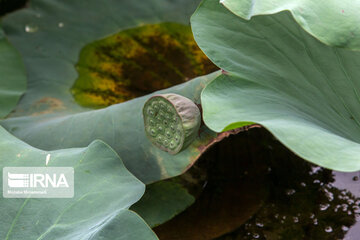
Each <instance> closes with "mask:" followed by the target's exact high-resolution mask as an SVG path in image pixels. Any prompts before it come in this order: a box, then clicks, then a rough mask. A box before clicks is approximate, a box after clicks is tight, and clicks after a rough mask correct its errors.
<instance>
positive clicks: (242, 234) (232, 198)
mask: <svg viewBox="0 0 360 240" xmlns="http://www.w3.org/2000/svg"><path fill="white" fill-rule="evenodd" d="M197 165H200V166H202V167H204V166H205V167H206V168H207V180H206V182H205V183H206V184H204V188H203V192H202V194H201V195H200V197H198V198H197V200H196V202H195V203H194V204H193V205H192V206H191V207H190V208H188V209H187V210H186V211H185V212H183V213H181V214H179V215H178V216H177V217H175V218H174V219H173V220H171V221H169V222H167V223H165V224H163V225H161V226H159V227H157V228H155V232H156V233H157V234H158V236H159V238H160V239H161V240H167V239H174V240H175V239H186V240H192V239H194V240H195V239H196V240H206V239H217V240H234V239H235V240H237V239H269V240H274V239H286V240H298V239H299V240H300V239H301V240H302V239H306V240H308V239H309V240H311V239H314V240H321V239H329V240H336V239H347V240H350V239H351V240H357V239H360V180H359V178H360V176H359V173H341V172H334V171H331V170H327V169H324V168H321V167H318V166H315V165H313V164H310V163H309V162H307V161H304V160H303V159H301V158H299V157H297V156H296V155H295V154H293V153H292V152H291V151H289V150H288V149H286V148H285V147H284V146H283V145H282V144H281V143H280V142H278V141H277V140H276V139H275V138H274V137H273V136H272V135H271V134H270V133H268V132H267V131H266V130H265V129H252V130H249V131H247V132H243V133H240V134H238V135H236V136H232V137H230V138H228V139H226V140H224V141H222V142H221V143H219V144H218V145H217V146H216V147H214V148H213V149H211V150H210V151H209V152H207V153H206V154H205V155H204V156H203V157H202V158H201V159H200V160H199V162H198V163H197ZM190 171H191V170H190Z"/></svg>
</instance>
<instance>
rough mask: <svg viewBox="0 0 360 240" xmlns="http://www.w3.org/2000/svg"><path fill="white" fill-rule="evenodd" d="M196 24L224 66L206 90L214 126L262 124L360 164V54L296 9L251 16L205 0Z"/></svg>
mask: <svg viewBox="0 0 360 240" xmlns="http://www.w3.org/2000/svg"><path fill="white" fill-rule="evenodd" d="M340 27H341V26H340ZM192 28H193V32H194V35H195V39H196V41H197V43H198V44H199V46H200V48H202V50H203V51H204V52H205V53H206V54H207V55H208V57H209V58H210V59H211V60H212V61H213V62H214V63H216V64H217V65H218V66H219V67H221V68H223V69H224V75H222V76H220V77H219V78H217V79H216V80H214V81H213V82H211V83H210V84H209V85H208V86H207V87H206V88H205V89H204V91H203V92H202V104H203V111H204V121H205V123H206V124H207V126H209V127H210V128H211V129H213V130H215V131H226V130H228V129H232V128H237V127H239V126H242V125H244V124H246V123H245V122H249V121H250V122H256V123H259V124H261V125H263V126H264V127H266V128H267V129H268V130H269V131H271V132H272V133H273V134H274V135H275V136H276V137H277V138H278V139H279V140H280V141H281V142H282V143H283V144H285V145H286V146H287V147H289V148H290V149H291V150H292V151H294V152H295V153H297V154H298V155H299V156H301V157H302V158H304V159H307V160H309V161H311V162H314V163H316V164H318V165H321V166H324V167H327V168H331V169H335V170H340V171H355V170H359V169H360V158H359V156H360V145H359V142H360V111H359V109H360V98H359V96H360V94H359V93H360V68H359V66H360V53H359V52H356V51H350V50H345V49H341V48H333V47H329V46H328V45H325V44H323V43H321V42H320V41H318V40H317V39H315V38H314V37H312V36H311V35H309V34H308V33H307V32H305V31H304V30H303V29H302V28H301V27H300V26H299V25H298V24H297V23H296V22H295V21H294V19H293V18H292V16H291V14H289V13H288V12H281V13H277V14H274V15H265V16H257V17H254V18H252V19H251V20H250V21H247V20H244V19H241V18H239V17H238V16H235V15H234V14H232V13H231V12H230V11H228V10H227V9H226V8H225V7H224V6H222V5H220V4H219V3H218V1H216V0H206V1H204V2H203V3H202V4H201V6H200V7H199V8H198V10H197V12H196V13H195V14H194V16H193V17H192Z"/></svg>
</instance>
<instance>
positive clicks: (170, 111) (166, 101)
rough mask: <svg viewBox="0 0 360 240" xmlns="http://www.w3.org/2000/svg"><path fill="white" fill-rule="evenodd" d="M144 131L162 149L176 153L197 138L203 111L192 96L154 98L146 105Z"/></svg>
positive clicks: (174, 95)
mask: <svg viewBox="0 0 360 240" xmlns="http://www.w3.org/2000/svg"><path fill="white" fill-rule="evenodd" d="M143 115H144V125H145V132H146V135H147V137H148V138H149V139H150V141H151V142H152V143H153V144H154V145H155V146H157V147H158V148H160V149H161V150H163V151H166V152H169V153H170V154H177V153H178V152H180V151H181V150H182V149H184V148H186V147H187V146H189V145H190V144H191V143H192V142H193V141H194V139H195V138H196V136H197V134H198V131H199V128H200V124H201V114H200V111H199V108H198V107H197V106H196V105H195V103H193V102H192V101H191V100H190V99H188V98H186V97H183V96H180V95H178V94H174V93H169V94H159V95H155V96H153V97H151V98H150V99H149V100H147V102H146V103H145V105H144V108H143Z"/></svg>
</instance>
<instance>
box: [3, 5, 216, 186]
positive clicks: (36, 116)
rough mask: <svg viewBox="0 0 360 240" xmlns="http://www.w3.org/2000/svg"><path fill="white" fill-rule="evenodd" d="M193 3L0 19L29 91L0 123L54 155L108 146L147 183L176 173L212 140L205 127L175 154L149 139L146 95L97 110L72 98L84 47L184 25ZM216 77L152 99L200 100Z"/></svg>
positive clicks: (47, 11)
mask: <svg viewBox="0 0 360 240" xmlns="http://www.w3.org/2000/svg"><path fill="white" fill-rule="evenodd" d="M196 4H197V3H196V1H190V0H187V1H183V0H181V1H180V0H179V1H168V0H162V1H158V0H151V1H106V2H102V1H97V0H90V1H85V2H84V1H80V0H76V1H71V2H64V1H50V2H49V1H44V0H33V1H31V2H30V7H29V8H27V9H24V10H21V11H18V12H16V13H14V14H11V15H9V16H7V17H6V18H5V19H4V29H5V31H6V33H7V34H8V36H9V39H10V40H11V41H12V43H13V44H14V45H15V46H16V47H17V48H18V49H19V51H20V52H21V54H22V56H23V58H24V61H25V65H26V68H27V70H28V83H29V84H28V85H29V86H28V90H27V92H26V94H25V95H24V96H23V98H22V100H21V101H20V103H19V104H18V106H17V108H16V111H15V112H14V113H13V114H12V115H11V116H10V117H9V118H8V119H6V120H4V121H2V122H1V124H2V125H3V126H4V127H5V128H6V129H8V130H9V131H10V132H11V133H12V134H14V135H15V136H17V137H19V138H20V139H22V140H24V141H25V142H27V143H29V144H31V145H32V146H35V147H38V148H41V149H46V150H55V149H62V148H71V147H84V146H87V145H88V144H89V143H91V142H92V141H93V140H94V139H100V140H103V141H105V142H106V143H108V144H109V145H110V146H111V147H112V148H113V149H114V150H115V151H116V152H117V153H118V154H119V155H120V156H121V157H122V158H123V160H124V163H125V165H126V167H127V168H128V169H129V170H130V172H132V173H133V174H134V175H135V176H136V177H138V178H139V179H140V180H142V181H143V182H145V183H150V182H154V181H157V180H160V179H164V178H168V177H172V176H175V175H179V174H181V173H182V172H184V171H185V170H186V169H187V168H189V167H190V166H191V165H192V164H193V163H194V162H195V161H196V159H197V158H198V157H199V156H200V155H201V154H202V152H203V151H204V150H205V149H206V148H207V147H208V146H209V145H211V143H212V142H214V138H215V137H216V136H217V135H216V133H214V132H212V131H210V130H209V129H208V128H207V127H205V126H203V127H202V128H201V129H200V131H199V137H198V138H197V139H196V140H195V141H194V143H193V144H192V145H191V146H189V147H188V148H187V149H186V150H184V151H182V152H181V153H179V154H177V155H175V156H172V155H169V154H168V153H166V152H163V151H161V150H159V149H157V148H156V147H154V146H153V145H152V144H151V143H150V142H149V141H148V139H147V138H146V136H145V132H144V127H143V119H142V107H143V104H144V102H145V101H146V100H147V99H148V98H149V97H150V96H151V95H148V96H145V97H141V98H136V99H133V100H130V101H127V102H124V103H121V104H115V105H112V106H110V107H107V108H103V109H100V110H90V109H88V108H84V107H81V106H80V105H78V104H77V103H76V102H75V101H74V98H73V96H72V95H71V92H70V89H71V88H72V86H73V84H74V81H75V79H76V78H77V73H76V69H75V64H76V62H77V59H78V56H79V54H80V51H81V50H82V48H83V47H84V46H85V45H86V44H88V43H91V42H93V41H95V40H98V39H102V38H104V37H106V36H108V35H111V34H114V33H117V32H120V31H122V30H124V29H129V28H134V27H137V26H143V25H144V24H153V23H159V22H177V23H182V24H187V23H188V22H189V18H190V14H191V13H192V12H193V11H194V9H195V8H196ZM217 75H218V73H214V74H212V75H208V76H204V77H199V78H196V79H194V80H191V81H188V82H186V83H184V84H182V85H178V86H175V87H173V88H170V89H166V90H163V91H160V92H157V93H166V92H173V93H178V94H181V95H183V96H185V97H188V98H190V99H192V100H194V101H195V102H197V103H199V102H200V93H201V91H202V89H203V87H204V86H205V85H206V84H207V83H208V82H209V81H211V80H212V79H214V78H215V77H216V76H217Z"/></svg>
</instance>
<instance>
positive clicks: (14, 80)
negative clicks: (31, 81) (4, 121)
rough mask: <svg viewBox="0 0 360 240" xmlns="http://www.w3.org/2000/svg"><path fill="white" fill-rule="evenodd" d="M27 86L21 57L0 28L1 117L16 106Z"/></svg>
mask: <svg viewBox="0 0 360 240" xmlns="http://www.w3.org/2000/svg"><path fill="white" fill-rule="evenodd" d="M25 88H26V76H25V68H24V65H23V62H22V60H21V57H20V55H19V53H18V52H17V51H16V50H15V49H14V48H13V47H12V46H11V45H10V43H9V42H8V40H7V39H6V38H5V35H4V32H3V30H2V29H1V28H0V103H1V105H0V118H3V117H5V116H6V115H8V114H9V113H10V111H11V110H13V109H14V108H15V106H16V103H17V102H18V100H19V98H20V96H21V95H22V94H23V93H24V92H25Z"/></svg>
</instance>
